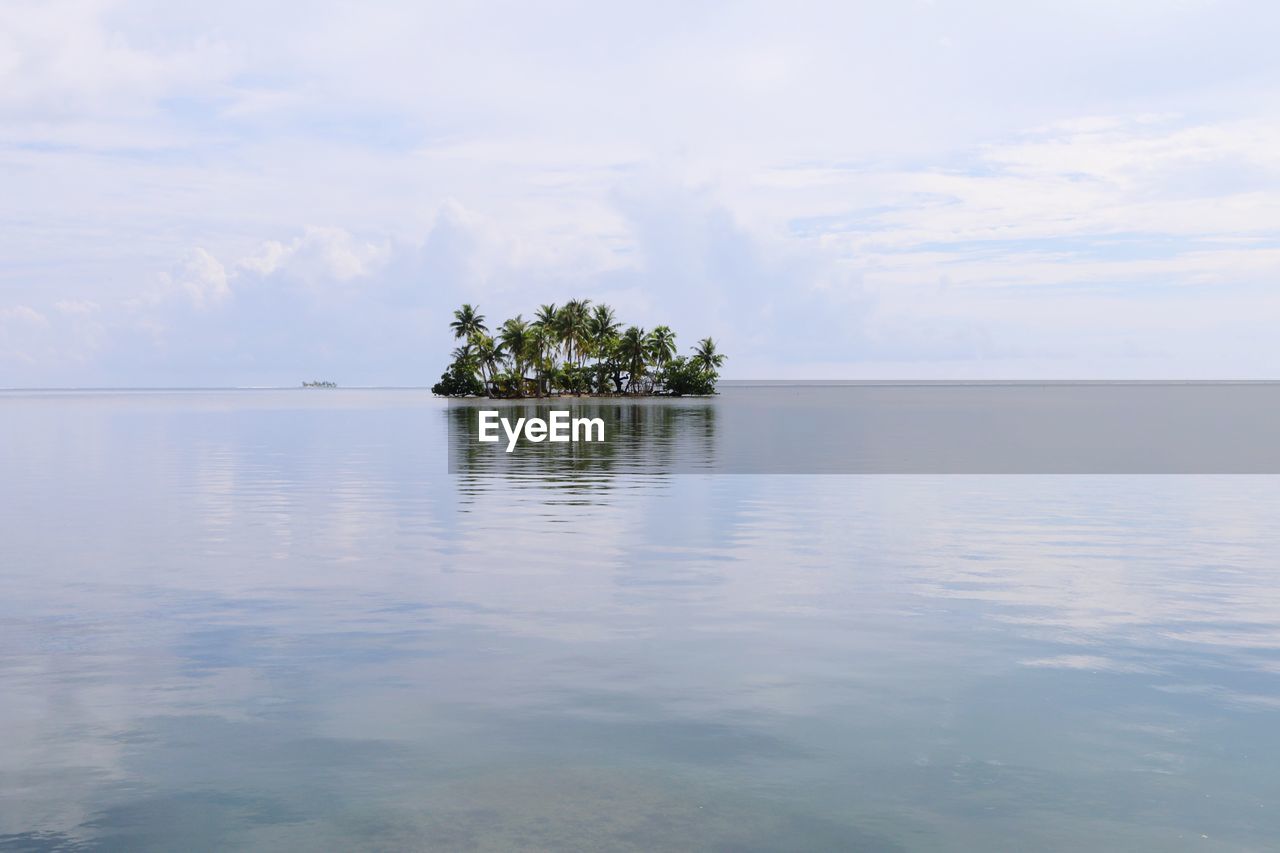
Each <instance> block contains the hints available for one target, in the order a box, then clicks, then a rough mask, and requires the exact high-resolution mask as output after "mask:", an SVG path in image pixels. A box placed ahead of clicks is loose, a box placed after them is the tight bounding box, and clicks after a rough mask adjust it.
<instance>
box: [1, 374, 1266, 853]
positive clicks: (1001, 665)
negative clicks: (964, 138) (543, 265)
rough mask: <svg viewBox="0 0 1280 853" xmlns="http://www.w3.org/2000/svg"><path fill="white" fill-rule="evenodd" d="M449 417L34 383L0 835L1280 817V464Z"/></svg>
mask: <svg viewBox="0 0 1280 853" xmlns="http://www.w3.org/2000/svg"><path fill="white" fill-rule="evenodd" d="M744 393H747V392H746V391H744V390H742V389H734V388H727V389H726V390H725V393H724V395H723V396H722V399H721V401H719V402H720V403H721V404H723V405H732V404H733V403H734V400H735V399H741V398H740V397H738V398H735V395H742V394H744ZM751 393H755V394H760V393H766V392H763V391H760V390H759V389H757V390H755V391H753V392H751ZM768 393H777V394H779V395H786V394H788V393H789V392H788V390H787V389H785V388H783V389H776V390H775V391H770V392H768ZM844 393H846V392H844V391H841V390H839V389H835V390H830V391H827V392H825V396H824V400H825V403H824V406H826V408H827V409H834V410H837V411H838V410H840V407H841V406H842V405H844V403H842V402H841V401H842V400H844V399H846V398H844V397H841V396H840V395H841V394H844ZM833 395H834V396H833ZM757 399H758V398H757ZM792 405H794V403H792ZM847 416H848V417H849V418H850V419H851V420H855V419H856V411H854V409H853V408H850V409H849V411H848V415H847ZM449 418H450V416H449V410H448V408H447V407H446V406H445V404H444V403H443V402H441V401H438V400H435V399H433V398H431V397H430V395H429V394H427V393H426V392H423V391H302V390H297V391H227V392H212V391H200V392H121V393H115V392H85V393H78V392H62V393H56V392H45V393H20V392H7V393H3V394H0V850H4V851H16V850H24V851H26V850H30V851H54V850H56V851H80V850H85V851H98V850H121V851H150V850H157V851H160V850H163V851H170V850H178V851H184V853H189V851H203V850H228V849H255V850H256V849H262V850H299V851H314V850H475V851H490V850H494V851H498V850H512V849H519V850H591V851H597V850H635V851H658V850H726V851H753V850H760V851H765V850H795V851H818V850H859V851H989V850H996V849H999V850H1151V851H1178V850H1196V851H1205V850H1229V851H1238V850H1259V851H1261V850H1273V849H1276V846H1277V843H1278V842H1277V840H1278V839H1280V582H1278V581H1280V571H1278V570H1280V525H1277V524H1276V516H1277V510H1278V509H1280V477H1275V476H1261V475H1258V476H1249V475H1235V476H1209V475H1195V476H1191V475H1176V476H1173V475H1164V476H1160V475H1147V476H1143V475H1008V476H1000V475H929V474H919V475H813V474H803V475H801V474H710V475H709V474H696V473H680V474H667V473H661V472H659V473H652V472H649V473H644V472H643V469H644V468H645V466H646V464H647V463H646V459H647V458H649V457H647V456H646V454H648V453H650V452H657V451H653V450H652V449H651V448H648V447H647V446H646V445H645V443H644V442H643V441H639V442H634V443H633V444H632V445H630V446H629V447H628V448H627V459H628V465H629V466H630V467H631V469H632V470H633V471H634V469H636V468H637V467H638V468H639V469H640V472H639V473H625V472H624V473H610V472H600V471H591V470H587V471H572V470H566V471H565V472H564V473H563V474H562V475H556V474H554V473H552V472H549V471H543V472H541V473H540V474H537V475H532V476H510V475H501V474H494V473H492V472H487V471H485V470H473V471H467V470H463V471H462V472H461V473H455V474H450V473H448V470H449V454H448V452H447V447H448V444H449V441H448V435H449V434H448V424H449ZM791 422H792V421H786V420H782V421H779V423H780V424H783V426H781V427H779V428H780V429H785V428H786V427H785V424H787V423H791ZM721 423H722V424H723V423H725V421H724V419H721ZM794 423H796V424H802V423H803V421H802V419H797V420H795V421H794ZM797 428H800V427H797ZM677 429H678V427H677ZM722 429H723V427H722ZM780 440H784V441H785V440H795V441H803V440H804V436H803V435H802V434H801V435H797V436H793V437H788V436H786V435H782V436H780ZM655 458H657V457H655ZM655 464H656V463H655Z"/></svg>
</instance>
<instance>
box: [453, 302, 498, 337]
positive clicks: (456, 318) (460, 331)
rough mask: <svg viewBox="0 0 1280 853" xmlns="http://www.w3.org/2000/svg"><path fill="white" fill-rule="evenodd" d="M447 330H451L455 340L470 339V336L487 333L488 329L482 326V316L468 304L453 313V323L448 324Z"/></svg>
mask: <svg viewBox="0 0 1280 853" xmlns="http://www.w3.org/2000/svg"><path fill="white" fill-rule="evenodd" d="M449 328H450V329H453V336H454V337H455V338H470V337H471V336H472V335H475V334H483V333H484V332H487V331H489V327H488V326H486V325H485V324H484V315H483V314H481V313H479V312H478V311H477V310H476V309H475V306H473V305H470V304H467V305H463V306H462V307H461V308H459V309H458V310H457V311H454V312H453V322H452V323H450V324H449Z"/></svg>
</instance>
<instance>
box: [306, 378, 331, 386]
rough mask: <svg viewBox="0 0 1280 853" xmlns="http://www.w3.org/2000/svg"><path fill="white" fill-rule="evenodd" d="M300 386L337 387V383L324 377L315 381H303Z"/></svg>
mask: <svg viewBox="0 0 1280 853" xmlns="http://www.w3.org/2000/svg"><path fill="white" fill-rule="evenodd" d="M302 387H303V388H337V387H338V383H337V382H330V381H328V380H327V379H324V380H319V381H316V382H303V383H302Z"/></svg>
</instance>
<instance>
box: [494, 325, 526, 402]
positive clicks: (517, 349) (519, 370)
mask: <svg viewBox="0 0 1280 853" xmlns="http://www.w3.org/2000/svg"><path fill="white" fill-rule="evenodd" d="M498 340H499V341H500V342H501V344H502V348H503V349H504V350H506V351H507V353H508V354H510V356H511V361H512V366H513V368H514V369H515V372H516V376H517V377H518V380H517V391H516V393H517V394H519V395H521V396H523V395H524V357H525V352H526V348H527V346H528V340H529V324H528V323H526V322H525V321H524V318H522V317H521V316H520V315H519V314H517V315H516V316H514V317H512V318H511V319H510V320H508V321H507V322H505V323H503V324H502V328H501V329H499V330H498Z"/></svg>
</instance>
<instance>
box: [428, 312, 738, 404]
mask: <svg viewBox="0 0 1280 853" xmlns="http://www.w3.org/2000/svg"><path fill="white" fill-rule="evenodd" d="M449 328H450V329H452V330H453V336H454V338H455V339H456V340H458V341H461V344H460V345H459V346H458V347H457V348H456V349H455V350H454V351H453V354H452V355H453V360H452V361H451V362H450V364H449V367H448V369H447V370H445V372H444V375H443V376H441V377H440V381H439V382H437V383H436V384H435V385H434V386H433V387H432V389H431V392H432V393H433V394H440V395H443V396H448V397H467V396H489V397H545V396H549V395H556V394H595V395H608V396H615V395H633V396H635V395H653V394H666V395H672V396H685V395H696V394H714V393H715V392H716V380H717V379H719V370H720V367H721V366H722V365H723V364H724V360H725V356H724V355H722V354H721V353H719V352H717V351H716V344H715V341H713V340H711V338H703V339H702V340H701V341H699V342H698V344H697V346H695V347H693V348H692V350H693V352H692V354H691V355H689V356H678V355H676V352H677V350H676V335H675V332H673V331H671V329H670V327H668V326H656V327H655V328H654V329H653V330H652V331H648V332H646V331H645V330H644V329H641V328H639V327H638V326H628V327H627V328H625V329H624V328H623V327H622V324H621V323H620V322H618V319H617V317H616V316H615V315H614V312H613V309H612V308H610V307H609V306H608V305H603V304H597V305H592V304H591V300H589V299H575V300H572V301H570V302H567V303H565V304H564V305H563V306H561V307H559V308H557V307H556V306H555V305H542V306H540V307H539V308H538V310H537V311H536V312H534V315H533V320H532V321H526V320H525V319H524V318H523V317H522V316H521V315H516V316H515V317H513V318H511V319H510V320H507V321H506V322H504V323H503V324H502V325H501V326H498V327H497V329H496V330H494V331H493V332H492V333H491V332H490V330H489V327H488V326H487V325H485V319H484V315H482V314H481V313H480V312H479V311H478V310H477V309H476V308H475V306H473V305H463V306H462V307H461V308H459V309H458V310H457V311H454V312H453V322H451V323H450V324H449Z"/></svg>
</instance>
